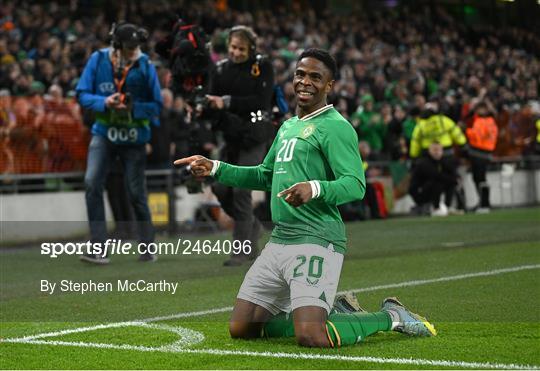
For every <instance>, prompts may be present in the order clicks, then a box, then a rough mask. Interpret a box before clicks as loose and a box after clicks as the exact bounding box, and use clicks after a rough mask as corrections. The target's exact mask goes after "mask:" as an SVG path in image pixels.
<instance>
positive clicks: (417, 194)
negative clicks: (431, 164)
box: [409, 180, 453, 209]
mask: <svg viewBox="0 0 540 371" xmlns="http://www.w3.org/2000/svg"><path fill="white" fill-rule="evenodd" d="M449 189H453V185H450V184H445V183H444V182H441V181H437V180H430V181H428V182H425V183H424V184H421V185H419V186H418V187H411V189H410V192H409V193H410V194H411V197H412V198H413V200H414V202H415V203H416V204H417V205H419V206H420V205H424V204H431V205H432V206H433V208H435V209H436V208H438V207H439V202H440V199H441V194H442V193H443V191H447V190H449Z"/></svg>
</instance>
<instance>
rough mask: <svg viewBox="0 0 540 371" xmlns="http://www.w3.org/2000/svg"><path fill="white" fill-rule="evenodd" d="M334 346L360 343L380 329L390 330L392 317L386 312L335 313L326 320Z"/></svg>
mask: <svg viewBox="0 0 540 371" xmlns="http://www.w3.org/2000/svg"><path fill="white" fill-rule="evenodd" d="M326 328H327V330H328V337H329V340H331V341H330V342H331V343H332V347H340V346H342V345H352V344H356V343H359V342H360V341H362V340H364V338H366V337H367V336H369V335H373V334H374V333H376V332H379V331H390V330H391V329H392V319H391V318H390V315H389V314H388V313H386V312H373V313H333V314H330V316H329V317H328V321H326Z"/></svg>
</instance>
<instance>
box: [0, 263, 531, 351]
mask: <svg viewBox="0 0 540 371" xmlns="http://www.w3.org/2000/svg"><path fill="white" fill-rule="evenodd" d="M539 268H540V264H534V265H520V266H516V267H509V268H502V269H494V270H490V271H483V272H473V273H466V274H459V275H456V276H446V277H439V278H432V279H427V280H415V281H405V282H398V283H391V284H387V285H379V286H371V287H365V288H360V289H352V290H345V291H340V292H339V293H338V294H343V293H346V292H352V293H358V292H369V291H376V290H383V289H389V288H397V287H408V286H419V285H427V284H430V283H436V282H447V281H456V280H463V279H466V278H474V277H485V276H494V275H499V274H503V273H511V272H518V271H522V270H529V269H539ZM231 310H232V307H223V308H214V309H208V310H202V311H196V312H183V313H176V314H171V315H168V316H159V317H150V318H145V319H139V320H134V321H128V322H116V323H108V324H103V325H96V326H90V327H80V328H74V329H66V330H61V331H55V332H48V333H42V334H36V335H28V336H25V337H21V338H12V339H5V341H7V340H25V341H28V340H33V339H40V338H45V337H54V336H62V335H67V334H73V333H77V332H86V331H93V330H101V329H106V328H112V327H124V326H133V325H134V324H137V323H141V322H157V321H167V320H171V319H178V318H189V317H200V316H204V315H208V314H215V313H224V312H229V311H231Z"/></svg>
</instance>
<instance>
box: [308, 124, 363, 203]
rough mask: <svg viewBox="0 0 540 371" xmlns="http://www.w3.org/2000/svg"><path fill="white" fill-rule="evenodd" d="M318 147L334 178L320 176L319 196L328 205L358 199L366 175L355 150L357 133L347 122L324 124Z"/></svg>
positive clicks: (361, 196) (361, 193)
mask: <svg viewBox="0 0 540 371" xmlns="http://www.w3.org/2000/svg"><path fill="white" fill-rule="evenodd" d="M321 149H322V152H323V154H324V156H325V157H326V160H327V161H328V164H329V165H330V168H331V169H332V172H333V173H334V177H335V180H330V181H328V180H321V181H319V184H320V188H321V190H320V194H319V195H318V198H319V199H323V200H324V201H325V202H327V203H328V204H331V205H341V204H344V203H347V202H351V201H355V200H360V199H362V198H363V197H364V194H365V193H366V178H365V175H364V168H363V166H362V159H361V158H360V152H359V150H358V136H357V135H356V132H355V131H354V129H353V127H352V126H351V125H350V124H349V123H348V122H339V121H338V122H336V123H335V127H332V128H326V130H325V132H324V133H323V135H322V138H321Z"/></svg>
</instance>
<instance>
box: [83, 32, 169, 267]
mask: <svg viewBox="0 0 540 371" xmlns="http://www.w3.org/2000/svg"><path fill="white" fill-rule="evenodd" d="M110 35H111V37H112V45H111V47H109V48H104V49H101V50H98V51H96V52H94V53H93V54H92V56H91V57H90V59H89V60H88V62H87V64H86V66H85V68H84V71H83V73H82V75H81V78H80V80H79V83H78V84H77V88H76V90H77V96H78V99H79V103H80V104H81V106H82V107H83V108H85V109H88V110H92V111H94V112H95V115H96V119H95V122H94V124H93V125H92V140H91V142H90V146H89V148H88V162H87V167H86V174H85V179H84V182H85V187H86V209H87V213H88V220H89V224H90V234H91V242H92V243H103V242H105V240H106V238H107V231H106V224H105V208H104V203H103V187H104V183H105V180H106V178H107V173H108V171H109V165H110V164H111V163H112V162H113V160H114V159H115V158H116V157H119V158H120V161H121V164H122V167H123V169H124V173H125V178H126V186H127V190H128V194H129V199H130V201H131V204H132V205H133V209H134V211H135V217H136V220H137V222H138V223H137V224H138V225H137V230H138V231H139V239H140V242H145V243H149V242H152V241H153V240H154V230H153V227H152V220H151V216H150V210H149V208H148V202H147V196H146V181H145V176H144V169H145V163H146V151H145V144H146V143H148V141H149V140H150V133H151V131H150V124H154V125H159V114H160V110H161V106H162V101H161V95H160V86H159V81H158V78H157V74H156V70H155V67H154V65H153V64H152V63H151V62H150V60H149V58H148V56H147V55H146V54H144V53H142V52H141V49H140V45H141V44H142V43H143V42H144V41H146V38H147V36H148V32H147V31H146V30H144V29H143V28H139V27H137V26H135V25H133V24H130V23H120V24H119V25H118V26H116V25H114V24H113V28H112V30H111V33H110ZM81 260H83V261H87V262H91V263H96V264H106V263H108V262H109V259H108V257H102V256H99V255H94V254H88V255H84V256H82V257H81ZM139 260H140V261H154V260H156V257H155V256H153V255H151V254H149V253H144V254H142V255H141V256H140V258H139Z"/></svg>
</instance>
